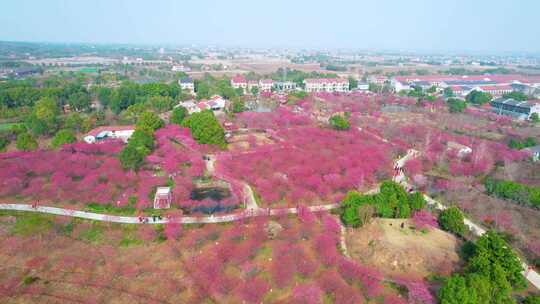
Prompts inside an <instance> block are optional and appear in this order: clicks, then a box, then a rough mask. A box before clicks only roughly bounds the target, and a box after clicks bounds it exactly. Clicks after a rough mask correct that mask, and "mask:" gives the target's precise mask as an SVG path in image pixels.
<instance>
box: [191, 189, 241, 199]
mask: <svg viewBox="0 0 540 304" xmlns="http://www.w3.org/2000/svg"><path fill="white" fill-rule="evenodd" d="M230 196H231V191H230V190H229V189H228V188H223V187H201V188H195V189H193V191H191V199H193V200H196V201H202V200H203V199H207V198H208V199H211V200H213V201H221V200H223V199H226V198H228V197H230Z"/></svg>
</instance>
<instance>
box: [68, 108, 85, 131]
mask: <svg viewBox="0 0 540 304" xmlns="http://www.w3.org/2000/svg"><path fill="white" fill-rule="evenodd" d="M82 124H83V118H82V116H81V114H79V113H77V112H73V113H69V114H68V115H67V116H66V118H65V120H64V129H69V130H72V131H74V132H79V131H81V129H82Z"/></svg>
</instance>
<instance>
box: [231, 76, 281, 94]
mask: <svg viewBox="0 0 540 304" xmlns="http://www.w3.org/2000/svg"><path fill="white" fill-rule="evenodd" d="M231 86H232V87H233V88H235V89H242V90H243V91H244V94H250V93H251V92H253V88H257V90H258V91H259V92H271V91H272V87H273V86H274V81H273V80H272V79H261V80H259V81H256V80H247V79H246V77H245V76H244V75H236V76H234V77H233V78H231Z"/></svg>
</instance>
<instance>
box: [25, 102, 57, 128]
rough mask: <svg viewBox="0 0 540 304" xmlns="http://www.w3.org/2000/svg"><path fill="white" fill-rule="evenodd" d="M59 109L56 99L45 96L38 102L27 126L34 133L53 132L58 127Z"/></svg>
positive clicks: (27, 121)
mask: <svg viewBox="0 0 540 304" xmlns="http://www.w3.org/2000/svg"><path fill="white" fill-rule="evenodd" d="M58 115H59V109H58V105H57V104H56V101H54V99H52V98H50V97H43V98H41V99H39V100H38V101H37V102H36V105H35V106H34V109H33V111H32V113H31V114H30V116H29V117H28V119H27V120H26V126H27V127H28V129H29V130H30V131H31V132H32V133H33V134H34V135H45V134H53V133H55V132H56V130H57V128H58Z"/></svg>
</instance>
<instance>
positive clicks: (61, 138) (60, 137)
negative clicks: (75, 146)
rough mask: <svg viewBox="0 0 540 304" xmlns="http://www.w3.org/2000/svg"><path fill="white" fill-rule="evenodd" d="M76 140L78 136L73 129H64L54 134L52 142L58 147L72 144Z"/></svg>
mask: <svg viewBox="0 0 540 304" xmlns="http://www.w3.org/2000/svg"><path fill="white" fill-rule="evenodd" d="M76 140H77V138H76V137H75V135H74V134H73V132H72V131H70V130H66V129H63V130H60V131H58V132H57V133H56V134H55V135H54V137H53V139H52V142H51V144H52V146H53V147H55V148H58V147H60V146H62V145H63V144H70V143H73V142H75V141H76Z"/></svg>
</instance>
